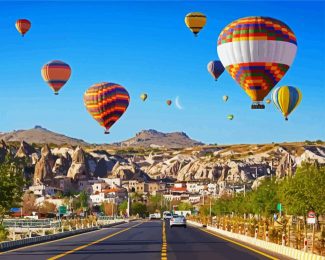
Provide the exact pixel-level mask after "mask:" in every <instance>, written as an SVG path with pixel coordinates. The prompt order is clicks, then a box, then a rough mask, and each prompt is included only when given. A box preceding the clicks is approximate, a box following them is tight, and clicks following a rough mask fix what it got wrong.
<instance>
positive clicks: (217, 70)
mask: <svg viewBox="0 0 325 260" xmlns="http://www.w3.org/2000/svg"><path fill="white" fill-rule="evenodd" d="M207 69H208V72H209V73H210V74H211V75H212V77H213V78H214V80H218V78H219V77H220V76H221V74H222V73H223V72H224V71H225V68H224V67H223V65H222V63H221V61H219V60H213V61H210V62H209V63H208V66H207Z"/></svg>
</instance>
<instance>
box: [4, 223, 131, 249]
mask: <svg viewBox="0 0 325 260" xmlns="http://www.w3.org/2000/svg"><path fill="white" fill-rule="evenodd" d="M123 224H125V223H123ZM98 231H103V229H98V230H93V231H90V232H85V233H80V234H77V235H73V236H68V237H63V238H59V239H55V240H51V241H46V242H42V243H37V244H33V245H29V246H24V247H18V248H15V249H11V250H8V251H4V252H0V255H4V254H7V253H11V252H15V251H18V250H23V249H26V248H32V247H36V246H43V245H46V244H51V243H54V242H58V241H62V240H66V239H69V238H74V237H78V236H81V235H85V234H90V233H95V232H98Z"/></svg>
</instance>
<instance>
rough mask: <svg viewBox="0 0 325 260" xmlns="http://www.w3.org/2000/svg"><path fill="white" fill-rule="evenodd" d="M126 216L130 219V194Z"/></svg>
mask: <svg viewBox="0 0 325 260" xmlns="http://www.w3.org/2000/svg"><path fill="white" fill-rule="evenodd" d="M126 214H127V216H128V218H129V217H130V197H129V194H128V206H127V208H126Z"/></svg>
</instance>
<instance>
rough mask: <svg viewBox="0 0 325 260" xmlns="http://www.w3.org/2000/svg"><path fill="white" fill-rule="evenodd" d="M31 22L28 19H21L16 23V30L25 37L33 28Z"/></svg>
mask: <svg viewBox="0 0 325 260" xmlns="http://www.w3.org/2000/svg"><path fill="white" fill-rule="evenodd" d="M31 25H32V24H31V22H30V21H29V20H27V19H19V20H17V21H16V29H17V31H18V32H19V33H20V34H21V36H23V37H24V35H25V33H27V32H28V31H29V29H30V27H31Z"/></svg>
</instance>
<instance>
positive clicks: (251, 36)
mask: <svg viewBox="0 0 325 260" xmlns="http://www.w3.org/2000/svg"><path fill="white" fill-rule="evenodd" d="M242 40H250V41H251V40H275V41H285V42H290V43H293V44H295V45H297V39H296V37H295V35H294V33H293V31H292V30H291V29H290V28H289V26H288V25H286V24H285V23H283V22H281V21H279V20H277V19H274V18H269V17H246V18H242V19H239V20H236V21H234V22H232V23H230V24H229V25H228V26H226V27H225V28H224V29H223V31H222V32H221V33H220V35H219V39H218V45H220V44H223V43H228V42H233V41H242Z"/></svg>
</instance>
